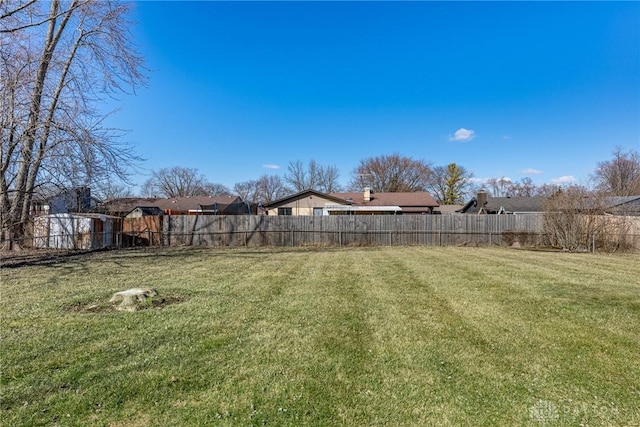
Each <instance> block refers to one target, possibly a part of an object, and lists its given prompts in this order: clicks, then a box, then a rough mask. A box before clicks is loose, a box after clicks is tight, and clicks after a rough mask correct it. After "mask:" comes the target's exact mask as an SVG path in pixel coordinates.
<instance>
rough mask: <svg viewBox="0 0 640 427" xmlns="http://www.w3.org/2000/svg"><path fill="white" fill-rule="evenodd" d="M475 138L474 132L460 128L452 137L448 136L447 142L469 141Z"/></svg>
mask: <svg viewBox="0 0 640 427" xmlns="http://www.w3.org/2000/svg"><path fill="white" fill-rule="evenodd" d="M475 137H476V131H474V130H470V129H465V128H460V129H458V130H457V131H456V133H454V134H453V136H451V135H449V141H471V140H472V139H473V138H475Z"/></svg>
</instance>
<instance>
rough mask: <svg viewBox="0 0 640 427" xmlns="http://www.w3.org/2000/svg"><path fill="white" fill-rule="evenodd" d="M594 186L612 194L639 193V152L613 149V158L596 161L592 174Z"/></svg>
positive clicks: (633, 194) (628, 194) (632, 194)
mask: <svg viewBox="0 0 640 427" xmlns="http://www.w3.org/2000/svg"><path fill="white" fill-rule="evenodd" d="M593 179H594V180H595V183H596V188H598V189H599V190H601V191H604V192H605V193H608V194H611V195H613V196H635V195H640V153H638V152H637V151H634V150H630V151H627V152H624V151H623V150H622V148H621V147H617V148H616V149H615V150H614V151H613V159H611V160H607V161H605V162H600V163H598V167H597V169H596V170H595V172H594V174H593Z"/></svg>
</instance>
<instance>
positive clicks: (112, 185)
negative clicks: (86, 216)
mask: <svg viewBox="0 0 640 427" xmlns="http://www.w3.org/2000/svg"><path fill="white" fill-rule="evenodd" d="M91 194H92V196H95V197H97V198H98V199H99V200H101V201H105V200H112V199H121V198H125V197H133V196H134V194H133V191H132V189H131V186H129V185H127V183H124V182H113V181H111V180H108V181H107V182H104V183H101V185H100V186H99V187H98V188H97V189H96V190H94V189H92V191H91Z"/></svg>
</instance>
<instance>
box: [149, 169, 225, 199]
mask: <svg viewBox="0 0 640 427" xmlns="http://www.w3.org/2000/svg"><path fill="white" fill-rule="evenodd" d="M216 191H222V194H228V193H229V191H228V190H227V189H226V187H224V186H222V185H220V184H213V183H210V182H209V181H207V178H206V177H205V176H204V175H202V174H201V173H199V172H198V170H197V169H194V168H183V167H180V166H174V167H172V168H162V169H159V170H157V171H154V172H153V173H152V174H151V176H150V177H149V179H147V180H146V181H145V183H144V184H143V185H142V194H143V195H144V196H148V197H187V196H215V195H218V194H220V193H218V194H215V192H216Z"/></svg>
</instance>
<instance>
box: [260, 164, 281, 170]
mask: <svg viewBox="0 0 640 427" xmlns="http://www.w3.org/2000/svg"><path fill="white" fill-rule="evenodd" d="M262 167H263V168H265V169H280V166H278V165H270V164H267V165H262Z"/></svg>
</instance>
